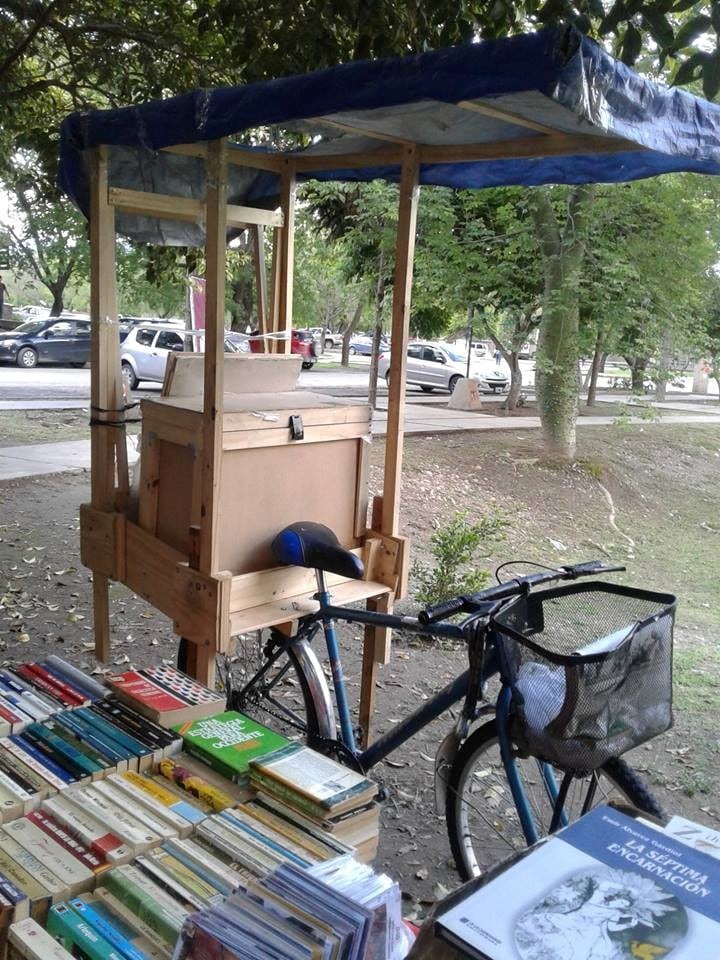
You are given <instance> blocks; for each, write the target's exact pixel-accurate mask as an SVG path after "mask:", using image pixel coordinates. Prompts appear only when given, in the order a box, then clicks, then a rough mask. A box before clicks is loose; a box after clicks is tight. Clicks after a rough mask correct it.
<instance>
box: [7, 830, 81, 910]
mask: <svg viewBox="0 0 720 960" xmlns="http://www.w3.org/2000/svg"><path fill="white" fill-rule="evenodd" d="M0 851H2V854H4V855H5V856H7V857H10V858H11V859H12V860H14V861H15V863H17V864H18V866H20V867H22V868H23V870H25V871H26V872H27V873H29V874H30V876H31V877H33V878H34V879H35V880H36V881H37V882H38V883H41V884H42V886H43V887H44V888H45V889H46V890H47V891H48V894H50V895H51V896H52V899H53V900H55V899H58V900H62V899H63V897H65V896H66V895H67V894H68V892H69V891H68V887H67V884H65V883H63V881H62V880H61V879H60V877H58V876H57V875H56V874H55V873H53V871H52V870H51V869H50V868H49V867H48V866H46V864H45V863H44V861H41V860H38V858H37V857H36V856H35V854H33V853H30V852H29V851H28V850H26V849H25V847H23V846H22V845H21V844H19V843H18V842H17V840H16V839H15V838H14V837H11V836H10V835H9V834H6V833H5V832H4V830H0Z"/></svg>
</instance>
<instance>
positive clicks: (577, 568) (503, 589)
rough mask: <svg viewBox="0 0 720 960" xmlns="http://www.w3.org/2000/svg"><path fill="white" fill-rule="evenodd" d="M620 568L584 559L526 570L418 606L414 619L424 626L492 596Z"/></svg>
mask: <svg viewBox="0 0 720 960" xmlns="http://www.w3.org/2000/svg"><path fill="white" fill-rule="evenodd" d="M624 569H625V567H623V566H621V565H617V564H612V565H611V564H604V563H603V562H602V561H601V560H588V561H586V562H585V563H576V564H572V565H568V566H564V567H559V568H558V569H557V570H543V571H541V572H540V573H528V574H525V575H523V576H521V577H515V578H514V579H512V580H508V581H506V582H505V583H498V584H497V585H496V586H494V587H487V588H486V589H485V590H481V591H480V592H479V593H473V594H469V595H467V596H464V597H454V598H453V599H452V600H443V601H442V602H441V603H437V604H434V605H433V606H432V607H427V608H426V609H425V610H421V611H420V613H419V614H418V620H419V621H420V623H422V624H423V626H428V625H429V624H431V623H437V622H438V621H439V620H445V619H447V618H448V617H451V616H452V615H453V614H454V613H461V612H465V613H475V612H477V611H478V609H480V608H481V607H482V605H483V604H487V603H489V602H490V601H492V600H504V599H506V598H507V597H513V596H516V595H517V594H520V593H524V592H526V591H527V590H529V589H530V588H531V587H536V586H538V585H539V584H541V583H550V582H552V581H553V580H575V579H576V578H577V577H589V576H593V575H594V574H597V573H614V572H616V571H619V570H624Z"/></svg>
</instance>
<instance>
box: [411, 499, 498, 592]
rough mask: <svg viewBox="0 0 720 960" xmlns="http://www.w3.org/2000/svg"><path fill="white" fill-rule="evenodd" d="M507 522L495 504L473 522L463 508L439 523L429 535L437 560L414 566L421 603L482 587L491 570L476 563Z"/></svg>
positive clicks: (432, 550)
mask: <svg viewBox="0 0 720 960" xmlns="http://www.w3.org/2000/svg"><path fill="white" fill-rule="evenodd" d="M508 522H509V521H508V518H507V517H506V515H505V514H504V512H503V511H502V510H501V509H500V508H499V507H497V506H496V507H493V509H492V511H491V513H489V514H488V515H487V516H484V517H480V519H479V520H475V521H471V520H470V519H469V518H468V511H467V510H462V511H460V512H458V513H456V514H455V516H454V517H453V518H452V520H451V521H450V522H449V523H446V524H444V525H438V526H437V529H436V530H435V532H434V533H433V535H432V537H431V538H430V543H431V553H432V556H433V558H434V563H433V564H432V565H427V564H424V563H416V564H414V566H413V571H412V572H413V578H414V580H415V582H416V584H417V588H416V590H415V599H416V600H417V601H418V603H422V604H424V605H426V606H427V605H430V604H434V603H439V602H440V601H441V600H447V599H449V598H450V597H456V596H460V595H462V594H465V593H475V592H477V591H478V590H482V588H483V587H484V586H485V584H486V583H487V581H488V579H489V576H490V573H489V571H488V570H484V569H480V568H478V567H477V566H476V563H477V554H478V551H479V550H480V549H481V548H483V547H484V548H487V547H488V545H489V544H490V543H492V542H493V541H496V540H499V539H501V538H502V537H503V536H504V530H505V527H506V526H507V525H508Z"/></svg>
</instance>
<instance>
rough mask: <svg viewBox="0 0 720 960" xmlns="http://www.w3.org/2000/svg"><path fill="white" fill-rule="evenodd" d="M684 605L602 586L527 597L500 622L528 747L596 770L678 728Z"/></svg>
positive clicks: (520, 735)
mask: <svg viewBox="0 0 720 960" xmlns="http://www.w3.org/2000/svg"><path fill="white" fill-rule="evenodd" d="M675 606H676V599H675V597H673V596H671V595H669V594H659V593H650V592H648V591H645V590H635V589H632V588H630V587H621V586H616V585H615V584H609V583H601V582H597V581H593V582H590V583H573V584H570V585H567V586H561V587H556V588H554V589H552V590H542V591H538V592H537V593H530V594H528V595H526V596H521V597H518V598H517V599H516V600H513V601H511V602H510V603H509V604H507V606H505V607H503V608H502V609H501V610H500V611H499V612H498V613H497V614H496V615H495V616H494V617H493V626H494V628H495V630H496V631H497V633H498V635H499V636H498V651H499V654H500V662H501V672H502V675H503V680H504V682H505V683H507V684H508V685H509V686H510V688H511V690H512V693H513V727H512V731H513V736H514V739H515V742H516V743H517V744H518V746H519V747H520V748H521V749H522V750H523V751H525V752H526V753H527V754H529V755H531V756H536V757H540V758H542V759H544V760H547V761H549V762H551V763H554V764H555V765H556V766H559V767H561V768H563V769H566V770H583V771H589V770H595V769H597V768H598V767H600V766H602V764H603V763H605V762H606V761H607V760H609V759H610V758H611V757H618V756H620V755H621V754H623V753H625V751H626V750H629V749H630V748H631V747H635V746H637V745H638V744H639V743H643V742H644V741H645V740H649V739H650V738H651V737H655V736H657V735H658V734H660V733H663V732H664V731H665V730H667V729H668V728H669V727H670V726H671V724H672V634H673V622H674V619H675Z"/></svg>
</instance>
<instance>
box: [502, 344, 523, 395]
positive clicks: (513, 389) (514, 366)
mask: <svg viewBox="0 0 720 960" xmlns="http://www.w3.org/2000/svg"><path fill="white" fill-rule="evenodd" d="M505 359H506V360H507V362H508V366H509V367H510V390H509V392H508V395H507V397H506V398H505V404H504V406H505V409H506V410H515V409H516V408H517V405H518V402H519V400H520V395H521V393H522V385H523V377H522V370H521V369H520V357H518V352H517V350H513V351H512V352H511V353H510V355H509V357H506V358H505Z"/></svg>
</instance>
